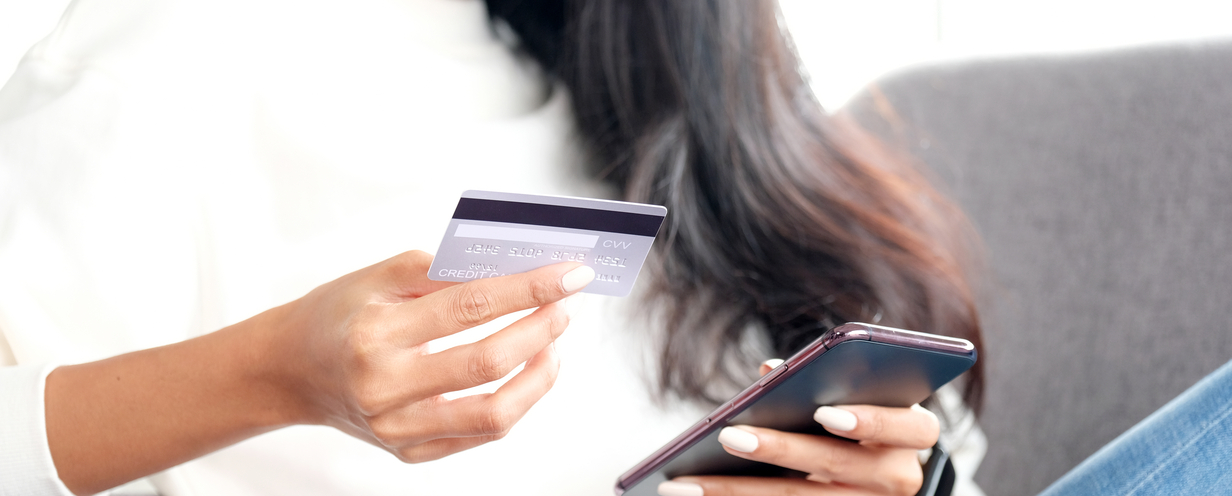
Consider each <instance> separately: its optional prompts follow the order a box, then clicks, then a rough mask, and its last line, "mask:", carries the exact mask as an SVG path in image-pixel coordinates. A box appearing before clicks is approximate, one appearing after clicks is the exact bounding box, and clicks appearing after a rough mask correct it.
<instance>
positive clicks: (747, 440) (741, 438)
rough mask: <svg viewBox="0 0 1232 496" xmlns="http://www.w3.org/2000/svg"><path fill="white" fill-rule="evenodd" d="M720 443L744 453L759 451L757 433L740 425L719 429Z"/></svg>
mask: <svg viewBox="0 0 1232 496" xmlns="http://www.w3.org/2000/svg"><path fill="white" fill-rule="evenodd" d="M719 443H722V444H723V446H727V447H728V448H731V449H734V450H736V451H739V452H742V453H752V452H754V451H757V434H753V433H752V432H749V431H746V430H744V429H741V428H739V427H724V428H723V430H721V431H719Z"/></svg>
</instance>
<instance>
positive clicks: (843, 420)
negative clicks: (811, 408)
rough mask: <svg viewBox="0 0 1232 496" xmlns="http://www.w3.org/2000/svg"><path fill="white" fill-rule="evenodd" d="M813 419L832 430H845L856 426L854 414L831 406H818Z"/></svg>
mask: <svg viewBox="0 0 1232 496" xmlns="http://www.w3.org/2000/svg"><path fill="white" fill-rule="evenodd" d="M813 420H816V421H817V423H819V424H821V425H823V426H825V427H826V428H827V429H830V430H832V431H841V432H847V431H850V430H852V429H855V428H856V414H854V413H851V412H849V411H847V410H843V409H841V408H834V407H832V406H823V407H821V408H818V409H817V411H816V412H814V413H813Z"/></svg>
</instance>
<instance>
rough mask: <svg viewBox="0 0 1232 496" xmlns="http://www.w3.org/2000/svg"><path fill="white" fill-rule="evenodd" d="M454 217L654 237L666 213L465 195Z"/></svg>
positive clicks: (459, 202)
mask: <svg viewBox="0 0 1232 496" xmlns="http://www.w3.org/2000/svg"><path fill="white" fill-rule="evenodd" d="M453 218H455V219H466V220H486V221H491V222H509V223H513V224H532V225H537V226H550V227H567V228H570V229H586V230H590V231H606V232H612V233H622V234H632V235H635V236H650V237H654V235H655V234H658V233H659V225H661V224H662V223H663V217H660V216H658V215H647V214H635V213H631V212H614V211H611V210H598V209H593V208H581V207H564V206H560V205H543V204H540V203H523V202H511V201H503V200H484V199H479V198H462V199H461V200H459V201H458V209H457V210H454V212H453Z"/></svg>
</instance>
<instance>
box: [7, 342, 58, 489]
mask: <svg viewBox="0 0 1232 496" xmlns="http://www.w3.org/2000/svg"><path fill="white" fill-rule="evenodd" d="M53 368H55V366H54V365H51V364H43V365H17V366H11V367H0V496H52V495H54V496H72V493H71V492H69V490H68V488H67V487H64V483H63V482H60V476H59V474H57V473H56V466H55V464H54V463H52V461H51V449H50V448H49V447H48V446H47V426H46V424H45V422H44V418H45V417H44V411H43V384H44V383H45V382H46V379H47V374H48V373H50V372H51V370H52V369H53Z"/></svg>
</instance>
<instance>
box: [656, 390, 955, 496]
mask: <svg viewBox="0 0 1232 496" xmlns="http://www.w3.org/2000/svg"><path fill="white" fill-rule="evenodd" d="M765 370H766V368H765V366H763V374H764V373H765ZM813 418H814V419H815V420H817V422H818V423H820V424H821V425H822V426H823V427H825V428H826V430H827V431H830V432H831V433H834V434H836V435H839V436H842V437H845V438H848V439H854V440H857V441H859V442H858V443H853V442H850V441H844V440H841V439H835V438H830V437H824V436H814V435H809V434H797V433H791V432H782V431H776V430H772V429H763V428H757V427H749V426H732V427H727V428H724V429H723V430H722V431H721V432H720V433H719V442H721V443H723V448H724V449H725V450H727V452H728V453H731V454H732V455H735V456H738V457H741V458H747V459H749V460H756V461H760V462H765V463H770V464H774V465H778V466H781V467H786V468H790V469H793V470H798V471H801V472H804V473H807V474H809V476H808V478H807V479H775V478H764V477H723V476H708V477H679V478H676V479H674V480H672V481H670V482H665V483H663V484H662V485H660V486H659V494H660V495H662V496H686V495H687V496H703V495H704V496H746V495H748V496H752V495H770V494H784V495H798V496H805V495H813V494H816V495H835V494H838V495H855V494H861V495H864V494H877V495H913V494H915V493H916V492H917V491H919V489H920V486H921V484H923V478H924V473H923V469H922V468H921V467H920V460H919V455H918V452H919V451H920V450H925V449H929V448H931V447H932V446H933V445H934V444H936V442H937V437H938V435H939V434H940V425H939V423H938V421H937V417H936V415H933V413H932V412H929V411H928V410H925V409H924V408H921V407H919V406H914V407H911V408H886V407H877V406H867V405H856V406H838V407H829V406H823V407H821V408H819V409H817V413H816V414H815V415H814V416H813Z"/></svg>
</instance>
